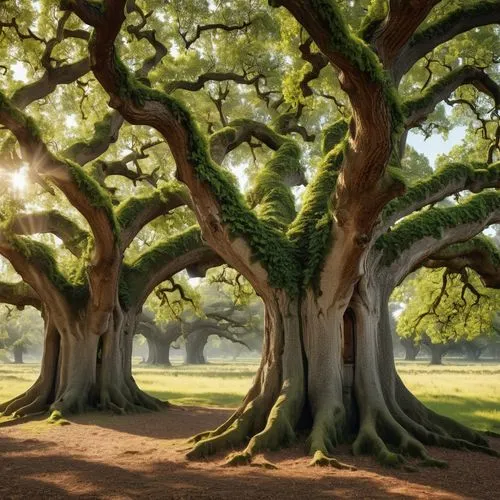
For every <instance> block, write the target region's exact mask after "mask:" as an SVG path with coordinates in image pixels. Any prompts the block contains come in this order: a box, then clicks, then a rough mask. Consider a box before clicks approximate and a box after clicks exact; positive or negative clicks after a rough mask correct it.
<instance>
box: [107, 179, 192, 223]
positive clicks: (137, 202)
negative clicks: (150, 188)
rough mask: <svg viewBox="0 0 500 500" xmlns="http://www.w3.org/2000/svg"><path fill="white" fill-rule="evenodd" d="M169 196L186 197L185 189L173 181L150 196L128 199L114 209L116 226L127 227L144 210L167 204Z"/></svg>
mask: <svg viewBox="0 0 500 500" xmlns="http://www.w3.org/2000/svg"><path fill="white" fill-rule="evenodd" d="M171 196H186V188H185V187H184V186H183V185H181V184H180V183H178V182H176V181H173V182H169V183H168V184H167V185H165V186H162V187H161V188H160V189H156V190H155V191H154V192H153V193H152V194H150V195H147V196H134V197H131V198H128V199H127V200H125V201H124V202H122V203H121V204H120V205H119V206H118V208H117V209H116V218H117V220H118V224H119V225H120V227H121V228H122V229H123V228H125V227H128V226H129V225H130V224H131V223H132V222H133V221H134V220H135V218H136V217H137V216H138V215H139V214H140V213H141V212H142V211H143V210H144V209H145V208H147V207H148V206H152V205H153V204H158V205H159V204H161V203H167V202H168V199H169V198H170V197H171Z"/></svg>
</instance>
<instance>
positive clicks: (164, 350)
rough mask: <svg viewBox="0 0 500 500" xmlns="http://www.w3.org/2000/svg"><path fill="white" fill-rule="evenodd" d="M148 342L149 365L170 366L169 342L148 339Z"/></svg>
mask: <svg viewBox="0 0 500 500" xmlns="http://www.w3.org/2000/svg"><path fill="white" fill-rule="evenodd" d="M146 340H147V342H148V359H147V363H148V364H149V365H166V366H170V365H171V363H170V344H171V342H170V341H169V340H164V341H161V340H160V339H155V338H151V337H150V338H146Z"/></svg>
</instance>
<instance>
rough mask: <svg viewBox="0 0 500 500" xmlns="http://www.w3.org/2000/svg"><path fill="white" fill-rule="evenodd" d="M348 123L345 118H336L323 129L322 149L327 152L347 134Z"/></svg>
mask: <svg viewBox="0 0 500 500" xmlns="http://www.w3.org/2000/svg"><path fill="white" fill-rule="evenodd" d="M347 130H348V124H347V122H346V121H345V120H338V121H336V122H335V123H333V124H332V125H330V126H329V127H327V128H326V129H325V130H324V131H323V142H322V146H321V147H322V150H323V154H324V155H326V154H328V153H329V152H330V151H331V150H332V149H333V148H334V147H335V146H336V145H337V144H338V143H339V142H341V141H342V139H344V137H345V135H346V134H347Z"/></svg>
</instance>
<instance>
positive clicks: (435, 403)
mask: <svg viewBox="0 0 500 500" xmlns="http://www.w3.org/2000/svg"><path fill="white" fill-rule="evenodd" d="M256 369H257V361H254V360H252V361H240V362H236V363H234V362H232V363H228V362H226V363H225V362H218V363H211V364H209V365H205V366H182V365H179V366H174V367H170V368H162V367H160V368H156V367H154V368H153V367H143V366H140V365H136V366H135V370H134V371H135V376H136V379H137V382H138V383H139V385H140V386H141V387H142V388H143V389H145V390H146V391H148V392H150V393H151V394H153V395H155V396H156V397H159V398H160V399H168V400H169V401H171V402H173V403H177V404H185V405H203V406H219V407H229V408H231V407H235V406H237V405H238V403H239V402H240V400H241V399H242V397H243V396H244V394H245V392H246V390H247V389H248V387H249V386H250V383H251V381H252V377H253V374H254V373H255V370H256ZM38 370H39V365H35V364H26V365H21V366H16V365H0V401H4V400H6V399H8V398H11V397H12V396H14V395H16V394H19V393H20V392H22V391H23V390H25V389H26V388H28V387H29V385H30V384H31V383H32V382H33V381H34V380H35V379H36V377H37V375H38ZM398 370H399V373H400V374H401V376H402V378H403V380H404V381H405V383H406V384H407V385H408V387H409V388H410V389H411V390H412V391H413V392H414V393H415V394H416V395H417V396H418V397H419V398H420V399H421V400H422V401H423V402H424V403H425V404H427V405H428V406H429V407H431V408H432V409H434V410H436V411H438V412H439V413H442V414H445V415H448V416H451V417H454V418H456V419H457V420H459V421H461V422H463V423H464V424H467V425H469V426H471V427H474V428H476V429H481V430H486V429H489V430H493V431H495V432H500V364H465V363H455V364H447V365H443V366H437V367H436V366H429V365H428V364H426V363H425V362H400V363H398Z"/></svg>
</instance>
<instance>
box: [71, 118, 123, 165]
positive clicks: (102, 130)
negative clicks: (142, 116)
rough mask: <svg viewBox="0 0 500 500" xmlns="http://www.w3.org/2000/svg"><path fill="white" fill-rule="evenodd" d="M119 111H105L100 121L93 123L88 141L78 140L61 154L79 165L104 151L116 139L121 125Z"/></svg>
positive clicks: (93, 158)
mask: <svg viewBox="0 0 500 500" xmlns="http://www.w3.org/2000/svg"><path fill="white" fill-rule="evenodd" d="M123 122H124V120H123V117H122V116H121V115H120V113H118V112H116V111H112V112H110V113H107V114H106V115H105V116H104V118H103V119H102V120H101V121H98V122H96V123H95V125H94V134H93V136H92V137H91V138H90V139H89V140H88V141H80V142H76V143H75V144H73V145H71V146H70V147H69V148H68V149H66V150H65V151H63V153H62V155H63V156H65V157H66V158H69V159H70V160H71V161H74V162H76V163H78V164H79V165H85V164H86V163H89V162H91V161H93V160H95V159H96V158H99V156H101V155H102V154H103V153H105V152H106V151H107V150H108V148H109V146H110V144H114V143H115V142H116V141H117V140H118V135H119V133H120V128H121V126H122V125H123Z"/></svg>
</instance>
